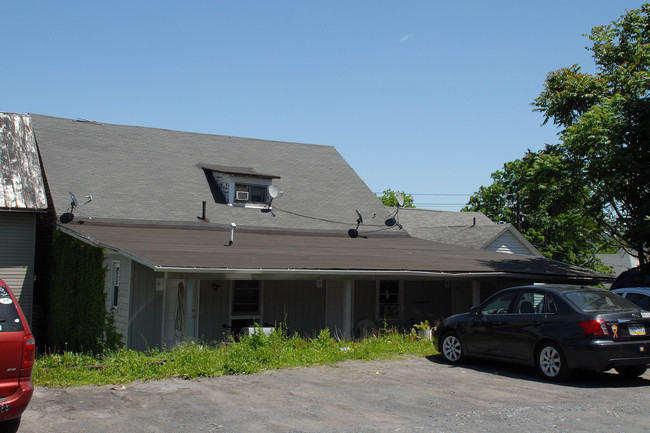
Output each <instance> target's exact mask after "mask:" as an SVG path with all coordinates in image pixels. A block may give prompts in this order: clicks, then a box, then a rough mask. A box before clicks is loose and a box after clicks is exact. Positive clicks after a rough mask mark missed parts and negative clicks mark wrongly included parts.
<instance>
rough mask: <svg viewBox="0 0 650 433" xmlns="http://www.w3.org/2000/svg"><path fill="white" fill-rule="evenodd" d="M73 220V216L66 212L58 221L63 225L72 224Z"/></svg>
mask: <svg viewBox="0 0 650 433" xmlns="http://www.w3.org/2000/svg"><path fill="white" fill-rule="evenodd" d="M73 219H74V214H73V213H72V212H66V213H64V214H63V215H61V216H60V217H59V221H61V222H62V223H63V224H67V223H69V222H72V220H73Z"/></svg>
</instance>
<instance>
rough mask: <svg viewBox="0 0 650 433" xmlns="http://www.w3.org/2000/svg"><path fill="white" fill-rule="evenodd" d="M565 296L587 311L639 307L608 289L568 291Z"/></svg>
mask: <svg viewBox="0 0 650 433" xmlns="http://www.w3.org/2000/svg"><path fill="white" fill-rule="evenodd" d="M564 296H565V297H566V298H567V299H568V300H569V301H570V302H571V303H572V304H573V305H575V306H576V307H578V308H579V309H580V310H582V311H584V312H585V313H592V312H595V311H602V312H607V311H621V310H638V309H639V307H638V306H637V305H635V304H634V303H633V302H630V301H628V300H627V299H625V298H623V297H621V296H619V295H617V294H615V293H610V292H607V291H604V290H603V291H600V290H599V291H593V292H587V291H579V292H566V293H564Z"/></svg>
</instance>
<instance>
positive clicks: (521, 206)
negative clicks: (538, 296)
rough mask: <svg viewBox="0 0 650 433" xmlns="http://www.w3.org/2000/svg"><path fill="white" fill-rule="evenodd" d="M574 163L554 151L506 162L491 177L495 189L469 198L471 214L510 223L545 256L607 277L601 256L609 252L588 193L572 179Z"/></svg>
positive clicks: (528, 155) (548, 148) (482, 190)
mask: <svg viewBox="0 0 650 433" xmlns="http://www.w3.org/2000/svg"><path fill="white" fill-rule="evenodd" d="M569 171H570V164H569V161H567V160H566V158H565V157H564V155H563V154H562V153H560V152H558V151H557V150H555V149H554V148H553V147H551V146H548V147H547V148H546V149H545V150H542V151H539V152H531V151H530V150H529V151H528V153H527V154H526V155H525V156H524V158H522V159H517V160H515V161H511V162H507V163H505V164H504V166H503V169H502V170H499V171H496V172H494V173H492V175H491V177H492V181H493V183H492V185H490V186H488V187H481V188H480V189H479V191H478V192H477V193H476V194H474V195H473V196H472V197H470V200H469V203H468V205H467V207H466V208H465V209H464V210H466V211H479V212H483V213H484V214H485V215H487V216H488V217H489V218H490V219H492V220H493V221H495V222H497V223H511V224H513V225H515V226H516V227H517V228H518V229H519V231H520V232H521V233H522V234H523V235H524V236H525V237H526V238H527V239H528V240H529V241H530V242H531V243H532V244H533V245H534V246H535V247H536V248H537V249H538V250H539V251H540V253H542V254H543V255H544V256H546V257H548V258H550V259H553V260H558V261H562V262H565V263H570V264H574V265H579V266H584V267H588V268H591V269H595V270H599V271H606V270H607V268H605V267H604V266H603V265H602V262H601V261H600V260H598V259H597V258H596V253H598V252H600V251H601V250H602V249H603V248H606V246H607V243H606V241H605V240H604V239H603V236H602V231H601V230H600V226H599V224H598V222H597V221H598V220H597V219H596V218H585V217H584V215H583V207H584V197H585V194H586V192H587V191H585V186H584V185H582V184H578V183H575V182H573V181H572V180H571V178H570V177H569V176H568V175H567V174H568V172H569Z"/></svg>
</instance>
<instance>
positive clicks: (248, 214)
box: [31, 115, 390, 233]
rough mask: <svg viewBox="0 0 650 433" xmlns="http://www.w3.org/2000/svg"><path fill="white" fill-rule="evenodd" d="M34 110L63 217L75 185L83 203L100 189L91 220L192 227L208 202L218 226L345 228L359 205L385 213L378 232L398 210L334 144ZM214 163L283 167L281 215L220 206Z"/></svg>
mask: <svg viewBox="0 0 650 433" xmlns="http://www.w3.org/2000/svg"><path fill="white" fill-rule="evenodd" d="M31 116H32V122H33V125H34V130H35V135H36V141H37V143H38V147H39V149H40V152H41V158H42V159H43V166H44V169H45V174H46V176H47V180H48V184H49V187H50V191H51V194H52V199H53V201H54V207H55V209H56V212H57V214H58V215H61V214H62V213H64V212H66V210H67V209H68V207H69V206H70V196H69V194H68V192H69V191H71V192H73V193H74V194H75V195H76V196H77V198H79V200H80V201H82V198H83V197H84V196H86V195H92V197H93V201H92V203H90V204H88V205H86V206H83V207H81V208H79V209H77V211H76V212H75V215H76V216H77V218H86V219H87V218H89V217H92V218H93V219H102V220H107V219H109V220H129V221H138V222H143V221H158V222H165V223H177V224H192V223H197V221H198V220H197V217H198V216H201V212H202V201H206V202H207V208H206V216H207V218H208V220H209V221H210V222H211V223H217V224H227V225H229V224H230V223H231V222H235V223H236V224H237V225H238V226H239V227H264V228H283V229H295V230H337V231H342V232H344V233H345V232H347V230H348V229H349V228H351V227H355V226H356V220H357V214H356V212H355V209H358V210H359V211H360V212H361V213H362V214H363V215H367V216H370V215H372V214H373V213H375V214H377V218H376V220H374V221H375V225H377V227H374V228H373V227H371V226H369V227H368V229H369V230H371V229H373V230H374V229H379V228H382V227H383V221H384V220H385V217H388V215H389V214H390V209H385V208H384V206H382V204H381V202H380V201H379V199H378V198H377V197H376V196H375V195H374V194H373V193H372V192H371V191H370V189H369V188H368V187H367V186H366V184H365V183H364V182H363V181H362V180H361V179H360V178H359V176H358V175H357V174H356V173H355V171H354V170H353V169H352V168H351V167H350V166H349V165H348V164H347V163H346V162H345V160H344V159H343V158H342V157H341V155H339V153H338V152H337V151H336V149H334V148H333V147H331V146H320V145H311V144H300V143H287V142H278V141H265V140H256V139H249V138H238V137H227V136H220V135H207V134H196V133H190V132H180V131H169V130H163V129H154V128H145V127H135V126H123V125H109V124H103V123H96V122H88V121H77V120H70V119H61V118H55V117H48V116H41V115H31ZM206 165H208V166H214V167H231V168H232V167H240V168H242V167H243V168H246V170H248V171H249V172H250V173H273V174H272V175H267V176H273V177H279V178H276V179H274V180H273V184H274V185H276V186H277V187H278V189H279V190H280V191H283V192H284V194H283V195H282V196H281V197H278V198H276V199H275V200H274V201H273V210H274V211H273V214H271V213H264V212H261V211H260V209H245V208H240V207H234V206H228V205H225V204H219V203H216V202H215V199H214V197H213V195H212V193H211V191H210V188H209V185H208V182H207V180H206V176H205V173H204V171H203V169H202V168H201V167H202V166H206ZM274 215H275V216H274ZM368 221H369V222H370V219H369V218H368ZM364 228H366V227H365V226H364Z"/></svg>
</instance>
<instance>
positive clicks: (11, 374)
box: [0, 280, 36, 433]
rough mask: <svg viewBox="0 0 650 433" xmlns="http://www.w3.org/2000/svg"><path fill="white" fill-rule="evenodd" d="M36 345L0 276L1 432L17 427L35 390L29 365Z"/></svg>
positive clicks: (30, 365)
mask: <svg viewBox="0 0 650 433" xmlns="http://www.w3.org/2000/svg"><path fill="white" fill-rule="evenodd" d="M35 353H36V345H35V341H34V337H33V336H32V332H31V331H30V329H29V325H28V324H27V320H25V315H24V314H23V311H22V310H21V309H20V305H18V302H16V298H15V297H14V295H13V294H12V293H11V291H10V290H9V287H7V285H6V284H5V282H4V281H2V280H0V433H10V432H11V433H13V432H15V431H17V430H18V426H19V425H20V417H21V416H22V414H23V412H24V411H25V409H26V408H27V405H28V404H29V400H31V398H32V394H33V393H34V386H33V385H32V368H33V366H34V356H35Z"/></svg>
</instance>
